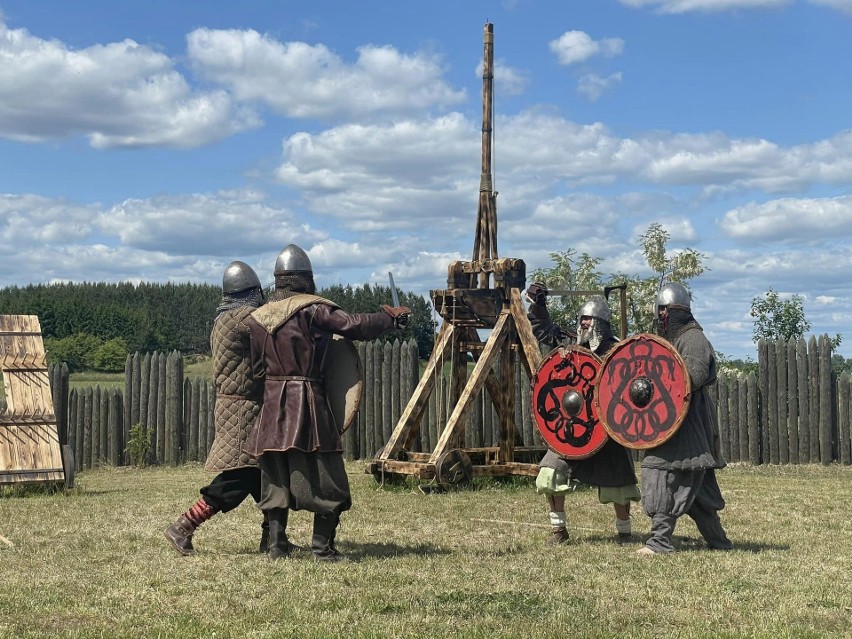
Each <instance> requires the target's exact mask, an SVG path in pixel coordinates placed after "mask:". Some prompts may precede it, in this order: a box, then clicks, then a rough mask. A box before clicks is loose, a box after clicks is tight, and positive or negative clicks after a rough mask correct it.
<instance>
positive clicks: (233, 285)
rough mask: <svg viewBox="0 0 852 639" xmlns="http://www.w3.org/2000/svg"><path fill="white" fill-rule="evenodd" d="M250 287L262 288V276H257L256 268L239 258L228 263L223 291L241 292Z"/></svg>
mask: <svg viewBox="0 0 852 639" xmlns="http://www.w3.org/2000/svg"><path fill="white" fill-rule="evenodd" d="M250 288H261V286H260V278H258V277H257V273H255V272H254V269H253V268H252V267H251V266H249V265H248V264H246V263H245V262H240V261H239V260H235V261H233V262H231V263H230V264H228V267H227V268H226V269H225V274H224V275H222V292H223V293H239V292H240V291H245V290H248V289H250Z"/></svg>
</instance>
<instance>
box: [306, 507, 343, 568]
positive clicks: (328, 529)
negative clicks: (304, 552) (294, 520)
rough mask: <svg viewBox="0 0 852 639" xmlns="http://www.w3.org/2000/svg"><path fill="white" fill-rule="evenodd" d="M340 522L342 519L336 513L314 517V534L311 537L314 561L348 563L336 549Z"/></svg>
mask: <svg viewBox="0 0 852 639" xmlns="http://www.w3.org/2000/svg"><path fill="white" fill-rule="evenodd" d="M339 520H340V517H339V516H338V515H337V514H334V513H331V514H328V515H320V514H315V515H314V533H313V536H312V537H311V552H312V553H313V555H314V561H334V562H336V561H348V559H346V557H344V556H343V555H341V554H340V553H339V552H338V551H337V548H335V547H334V538H335V537H336V536H337V522H338V521H339Z"/></svg>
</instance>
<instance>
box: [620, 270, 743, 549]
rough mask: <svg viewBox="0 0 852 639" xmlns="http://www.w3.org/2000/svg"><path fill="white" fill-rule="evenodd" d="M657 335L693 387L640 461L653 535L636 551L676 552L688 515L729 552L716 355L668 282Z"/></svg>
mask: <svg viewBox="0 0 852 639" xmlns="http://www.w3.org/2000/svg"><path fill="white" fill-rule="evenodd" d="M657 322H658V331H657V332H658V333H659V335H660V336H661V337H663V338H665V339H667V340H668V341H669V342H671V344H672V346H674V348H675V349H676V350H677V352H678V353H679V354H680V356H681V357H682V358H683V360H684V362H685V363H686V368H687V371H688V372H689V379H690V382H691V386H692V398H691V400H690V404H689V410H688V411H687V414H686V417H685V418H684V420H683V423H682V424H681V425H680V428H678V430H677V432H676V433H675V434H674V436H672V437H671V438H670V439H669V440H667V441H666V442H664V443H663V444H661V445H660V446H657V447H656V448H650V449H648V450H646V451H645V456H644V458H643V460H642V506H643V508H644V509H645V513H646V514H647V515H648V516H649V517H650V518H651V537H650V538H649V539H648V541H647V542H646V544H645V546H644V547H642V548H640V549H639V550H637V551H636V552H637V553H638V554H641V555H656V554H659V553H668V552H672V551H673V550H674V547H673V545H672V535H673V534H674V529H675V524H676V523H677V520H678V518H679V517H681V516H683V515H689V517H691V518H692V519H693V520H694V521H695V524H696V525H697V526H698V531H699V532H700V533H701V536H702V537H704V540H705V541H706V542H707V545H708V547H709V548H711V549H714V550H730V549H731V548H732V547H733V545H732V544H731V542H730V540H729V539H728V536H727V535H726V534H725V529H724V528H723V527H722V522H721V520H720V519H719V511H720V510H722V509H723V508H724V507H725V500H724V498H723V497H722V491H721V490H720V489H719V484H718V483H717V482H716V469H717V468H724V467H725V465H726V463H725V460H724V459H723V458H722V454H721V446H720V441H719V430H718V427H717V425H716V413H715V407H714V405H713V403H712V402H711V400H710V397H709V396H708V388H709V386H710V384H712V383H713V382H714V381H715V380H716V356H715V354H714V352H713V347H712V346H711V345H710V342H709V341H708V340H707V338H706V337H705V336H704V331H703V330H702V328H701V326H700V325H699V324H698V322H696V321H695V318H694V317H693V316H692V310H691V303H690V296H689V291H687V290H686V288H684V286H683V285H682V284H678V283H676V282H669V283H667V284H665V285H664V286H663V287H662V288H661V289H660V291H659V293H658V294H657Z"/></svg>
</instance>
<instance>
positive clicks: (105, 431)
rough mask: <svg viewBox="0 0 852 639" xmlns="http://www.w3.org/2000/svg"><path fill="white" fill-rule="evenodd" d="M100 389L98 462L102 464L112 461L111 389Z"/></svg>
mask: <svg viewBox="0 0 852 639" xmlns="http://www.w3.org/2000/svg"><path fill="white" fill-rule="evenodd" d="M99 390H100V402H99V406H100V419H99V420H98V422H99V428H100V446H99V447H98V453H99V455H98V462H99V463H100V464H105V463H106V462H108V461H110V455H109V440H110V437H109V431H110V423H109V391H108V389H106V388H104V389H99Z"/></svg>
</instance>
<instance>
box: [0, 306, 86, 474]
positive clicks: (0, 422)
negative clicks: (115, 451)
mask: <svg viewBox="0 0 852 639" xmlns="http://www.w3.org/2000/svg"><path fill="white" fill-rule="evenodd" d="M0 370H2V375H3V385H4V388H5V391H6V409H5V410H4V411H3V412H2V413H0V485H8V484H34V483H41V482H65V479H66V474H65V467H64V466H63V459H62V448H61V447H60V444H59V432H58V429H57V425H56V415H55V413H54V409H53V399H52V397H51V392H50V380H49V378H48V374H47V362H46V360H45V352H44V343H43V341H42V338H41V326H40V324H39V321H38V317H36V316H35V315H0ZM69 461H70V460H69Z"/></svg>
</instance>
